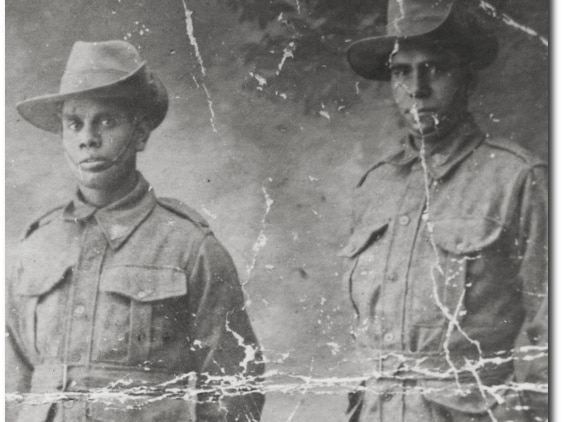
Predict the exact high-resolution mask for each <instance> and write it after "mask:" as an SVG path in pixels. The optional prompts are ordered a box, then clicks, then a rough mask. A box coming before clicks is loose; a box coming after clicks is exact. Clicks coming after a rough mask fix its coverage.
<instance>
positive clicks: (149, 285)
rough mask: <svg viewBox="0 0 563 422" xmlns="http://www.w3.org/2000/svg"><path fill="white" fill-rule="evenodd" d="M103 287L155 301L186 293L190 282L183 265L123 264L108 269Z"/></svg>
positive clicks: (101, 287) (103, 278)
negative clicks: (177, 266) (178, 266)
mask: <svg viewBox="0 0 563 422" xmlns="http://www.w3.org/2000/svg"><path fill="white" fill-rule="evenodd" d="M100 290H102V291H104V292H110V293H117V294H120V295H124V296H127V297H129V298H131V299H134V300H136V301H140V302H151V301H154V300H162V299H168V298H172V297H178V296H183V295H185V294H186V293H188V285H187V279H186V274H185V273H184V271H183V270H182V269H181V268H175V267H150V266H140V265H122V266H118V267H110V268H106V269H104V272H103V273H102V278H101V280H100Z"/></svg>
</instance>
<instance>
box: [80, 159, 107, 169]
mask: <svg viewBox="0 0 563 422" xmlns="http://www.w3.org/2000/svg"><path fill="white" fill-rule="evenodd" d="M110 165H111V162H109V161H108V160H106V159H104V158H86V159H85V160H82V161H80V163H79V167H80V169H81V170H86V171H102V170H105V169H106V168H108V167H110Z"/></svg>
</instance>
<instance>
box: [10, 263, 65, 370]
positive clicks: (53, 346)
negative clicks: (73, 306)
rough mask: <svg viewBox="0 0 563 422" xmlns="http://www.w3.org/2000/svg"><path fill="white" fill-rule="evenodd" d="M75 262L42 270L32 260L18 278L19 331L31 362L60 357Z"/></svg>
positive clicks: (23, 266) (17, 314)
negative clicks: (67, 290)
mask: <svg viewBox="0 0 563 422" xmlns="http://www.w3.org/2000/svg"><path fill="white" fill-rule="evenodd" d="M72 268H73V266H72V261H70V260H68V259H67V260H64V259H61V260H58V261H53V262H52V263H51V265H50V266H40V265H38V263H37V262H35V261H33V260H30V261H27V262H24V263H22V265H21V267H20V269H19V271H17V273H18V275H17V276H15V278H14V281H15V283H14V296H15V297H14V298H13V300H15V303H13V304H11V306H12V307H13V309H14V310H16V311H17V313H16V316H17V327H16V330H17V331H18V333H19V336H20V337H21V339H22V341H23V345H22V347H24V348H25V349H26V350H24V352H25V353H26V355H27V357H28V359H30V360H31V361H32V362H33V363H35V362H40V361H42V360H44V359H45V358H49V357H56V356H57V353H58V350H59V349H60V347H61V344H62V342H63V334H64V333H63V332H61V325H62V321H63V319H64V311H65V304H66V296H67V295H66V293H65V289H68V285H69V284H70V283H68V282H65V281H68V280H70V278H71V275H72Z"/></svg>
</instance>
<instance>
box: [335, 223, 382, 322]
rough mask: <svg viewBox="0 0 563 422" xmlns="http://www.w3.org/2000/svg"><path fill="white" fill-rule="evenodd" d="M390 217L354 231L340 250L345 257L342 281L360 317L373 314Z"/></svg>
mask: <svg viewBox="0 0 563 422" xmlns="http://www.w3.org/2000/svg"><path fill="white" fill-rule="evenodd" d="M388 226H389V220H384V221H382V222H380V223H376V224H371V225H369V226H364V227H359V228H358V229H356V230H355V231H354V233H353V234H352V236H351V237H350V240H349V241H348V244H347V245H346V246H345V247H344V248H343V249H342V250H341V251H340V252H339V254H338V255H339V256H342V257H345V258H347V262H346V271H345V273H344V280H343V281H344V283H345V286H346V287H347V289H348V290H349V292H350V298H351V300H352V305H353V306H354V309H355V311H356V313H357V314H358V316H359V317H362V318H365V317H368V316H369V315H372V314H373V312H374V309H375V305H376V303H377V300H378V297H379V291H380V289H381V283H382V276H383V272H384V270H385V253H384V250H385V247H384V243H385V242H384V241H385V239H384V237H385V234H386V232H387V228H388Z"/></svg>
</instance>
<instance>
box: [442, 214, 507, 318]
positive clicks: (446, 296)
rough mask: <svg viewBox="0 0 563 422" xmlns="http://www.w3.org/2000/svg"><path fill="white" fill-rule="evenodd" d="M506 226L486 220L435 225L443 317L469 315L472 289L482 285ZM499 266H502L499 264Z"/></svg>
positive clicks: (472, 219) (466, 219)
mask: <svg viewBox="0 0 563 422" xmlns="http://www.w3.org/2000/svg"><path fill="white" fill-rule="evenodd" d="M502 230H503V226H502V225H501V224H499V223H497V222H495V221H494V220H492V219H486V218H465V219H464V218H451V219H441V220H437V221H435V222H434V233H433V235H434V241H435V243H436V246H437V248H438V249H439V251H440V260H439V263H440V265H439V266H438V267H435V268H434V279H435V281H436V283H437V286H436V290H437V292H436V293H437V294H438V296H439V298H440V301H441V305H442V306H443V309H440V310H439V311H440V313H441V314H442V315H443V314H444V312H443V311H446V312H448V313H449V315H450V316H452V317H455V318H456V319H460V318H461V317H463V315H464V314H465V312H466V310H465V306H464V305H465V299H466V296H467V293H468V289H472V288H474V284H475V283H479V282H480V280H481V279H482V278H484V274H485V273H486V272H487V267H488V266H489V265H491V262H492V261H493V260H494V259H493V260H491V256H494V253H492V252H491V247H493V246H494V245H497V246H498V243H499V241H500V237H501V234H502ZM498 265H502V263H501V262H498Z"/></svg>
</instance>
